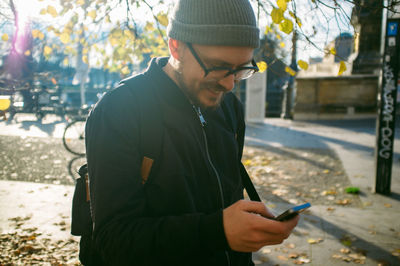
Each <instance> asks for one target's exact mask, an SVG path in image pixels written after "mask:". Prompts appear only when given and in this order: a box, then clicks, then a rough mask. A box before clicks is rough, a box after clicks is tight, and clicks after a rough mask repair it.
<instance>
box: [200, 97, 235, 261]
mask: <svg viewBox="0 0 400 266" xmlns="http://www.w3.org/2000/svg"><path fill="white" fill-rule="evenodd" d="M193 109H194V110H195V111H196V114H197V115H198V117H199V119H200V123H201V131H202V132H203V136H204V143H205V146H206V155H207V160H208V162H209V163H210V165H211V168H212V169H213V171H214V173H215V176H216V177H217V181H218V187H219V192H220V193H219V194H220V196H221V206H222V210H223V209H225V206H224V193H223V191H222V184H221V178H220V176H219V174H218V171H217V169H216V168H215V166H214V164H213V163H212V161H211V157H210V152H209V150H208V142H207V135H206V132H205V130H204V127H205V126H206V124H207V122H206V120H205V119H204V117H203V114H202V113H201V111H200V107H197V108H196V106H194V105H193ZM225 255H226V260H227V262H228V266H230V265H231V262H230V258H229V254H228V251H225Z"/></svg>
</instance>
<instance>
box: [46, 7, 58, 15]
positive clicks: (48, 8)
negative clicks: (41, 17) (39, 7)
mask: <svg viewBox="0 0 400 266" xmlns="http://www.w3.org/2000/svg"><path fill="white" fill-rule="evenodd" d="M47 13H49V14H50V15H52V16H53V18H55V17H57V16H58V13H57V10H56V9H55V8H54V7H53V6H51V5H48V6H47Z"/></svg>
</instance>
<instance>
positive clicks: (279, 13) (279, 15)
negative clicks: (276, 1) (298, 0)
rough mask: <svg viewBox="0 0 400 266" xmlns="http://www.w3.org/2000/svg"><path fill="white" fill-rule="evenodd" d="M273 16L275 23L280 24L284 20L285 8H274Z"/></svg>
mask: <svg viewBox="0 0 400 266" xmlns="http://www.w3.org/2000/svg"><path fill="white" fill-rule="evenodd" d="M271 18H272V21H273V22H274V23H275V24H279V23H280V22H281V21H282V20H283V10H282V9H280V8H274V9H272V12H271Z"/></svg>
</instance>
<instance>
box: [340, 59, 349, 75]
mask: <svg viewBox="0 0 400 266" xmlns="http://www.w3.org/2000/svg"><path fill="white" fill-rule="evenodd" d="M346 70H347V67H346V64H345V63H344V62H343V61H340V66H339V73H338V75H339V76H341V75H342V74H343V72H345V71H346Z"/></svg>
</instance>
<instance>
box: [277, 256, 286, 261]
mask: <svg viewBox="0 0 400 266" xmlns="http://www.w3.org/2000/svg"><path fill="white" fill-rule="evenodd" d="M278 259H279V260H283V261H287V260H288V258H286V257H285V256H282V255H279V256H278Z"/></svg>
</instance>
